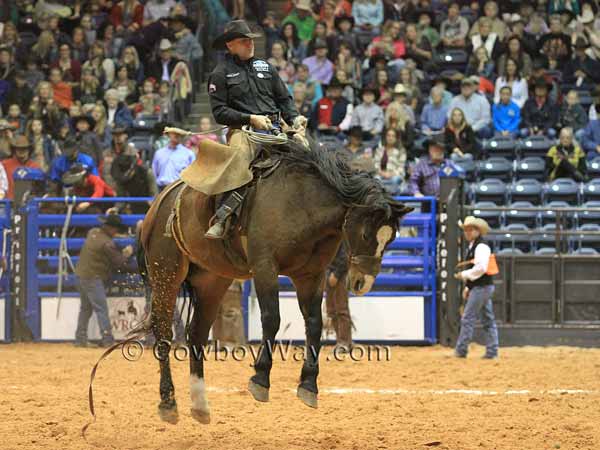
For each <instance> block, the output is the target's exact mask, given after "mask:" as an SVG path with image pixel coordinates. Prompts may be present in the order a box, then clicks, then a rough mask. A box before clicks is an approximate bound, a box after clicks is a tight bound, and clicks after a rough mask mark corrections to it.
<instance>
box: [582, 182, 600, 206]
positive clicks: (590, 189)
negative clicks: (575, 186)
mask: <svg viewBox="0 0 600 450" xmlns="http://www.w3.org/2000/svg"><path fill="white" fill-rule="evenodd" d="M590 200H600V178H595V179H593V180H591V181H590V182H588V183H587V184H585V185H584V186H583V201H584V202H588V201H590Z"/></svg>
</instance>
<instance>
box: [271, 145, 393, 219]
mask: <svg viewBox="0 0 600 450" xmlns="http://www.w3.org/2000/svg"><path fill="white" fill-rule="evenodd" d="M269 152H270V153H273V154H277V155H278V156H280V157H281V158H282V161H284V162H285V163H287V165H289V166H292V167H293V166H299V167H302V168H303V169H308V170H309V171H311V172H313V173H315V174H317V175H318V176H319V177H320V178H321V180H323V181H324V182H325V184H326V185H328V186H329V187H330V188H331V189H332V190H333V191H334V192H335V193H336V195H337V196H338V198H339V199H340V201H341V202H342V204H343V205H345V206H348V207H352V206H354V207H356V206H358V207H364V208H368V209H371V210H383V211H384V212H385V214H386V216H387V217H388V218H389V217H391V216H392V215H393V216H396V217H400V216H401V215H402V214H404V213H405V209H404V208H405V207H404V205H403V204H402V203H400V202H398V201H396V200H394V198H393V197H392V196H391V195H390V194H389V193H388V192H387V191H386V190H385V189H384V187H383V185H382V184H381V182H380V181H379V180H378V179H376V178H375V177H373V176H372V175H370V174H369V173H367V172H364V171H360V170H356V169H353V168H352V166H351V163H350V158H349V155H348V154H347V153H346V152H340V151H335V150H331V149H329V148H328V147H326V146H324V145H320V144H319V143H317V142H314V141H312V140H311V141H310V148H309V149H307V148H306V147H305V146H304V145H300V144H298V143H297V142H295V141H293V140H289V141H288V142H287V143H286V144H283V145H273V146H269Z"/></svg>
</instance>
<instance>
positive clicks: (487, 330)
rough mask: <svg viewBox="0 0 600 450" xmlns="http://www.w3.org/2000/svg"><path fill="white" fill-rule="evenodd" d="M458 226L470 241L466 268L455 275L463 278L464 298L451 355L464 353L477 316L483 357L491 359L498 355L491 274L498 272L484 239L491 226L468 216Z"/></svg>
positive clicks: (463, 355) (465, 354)
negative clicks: (480, 331)
mask: <svg viewBox="0 0 600 450" xmlns="http://www.w3.org/2000/svg"><path fill="white" fill-rule="evenodd" d="M461 228H462V229H463V231H464V234H465V239H466V240H467V242H468V243H469V250H468V251H467V260H466V262H467V261H468V263H469V264H468V267H469V268H468V269H467V270H463V271H462V272H459V273H457V274H456V275H454V277H455V278H456V279H458V280H462V281H465V283H466V286H465V288H464V291H463V298H464V299H465V300H466V301H467V304H466V305H465V310H464V312H463V316H462V319H461V322H460V325H461V326H460V335H459V336H458V341H457V342H456V348H455V349H454V355H455V356H456V357H458V358H465V357H466V356H467V352H468V350H469V344H470V343H471V340H472V339H473V331H474V329H475V321H476V320H477V318H478V317H479V318H481V324H482V325H483V332H484V334H485V339H486V343H485V345H486V351H485V356H484V358H486V359H494V358H497V357H498V330H497V329H496V319H495V318H494V308H493V305H492V295H493V294H494V281H493V278H492V277H493V275H491V274H492V273H497V266H496V262H495V261H496V260H495V258H494V257H493V255H492V251H491V249H490V246H489V245H488V244H487V243H486V242H485V240H484V239H483V237H484V236H485V235H486V234H487V233H488V231H489V230H490V227H489V225H488V224H487V222H486V221H485V220H483V219H480V218H478V217H473V216H469V217H467V218H466V219H465V222H464V224H462V225H461Z"/></svg>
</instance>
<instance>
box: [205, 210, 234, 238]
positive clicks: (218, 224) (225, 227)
mask: <svg viewBox="0 0 600 450" xmlns="http://www.w3.org/2000/svg"><path fill="white" fill-rule="evenodd" d="M230 218H231V217H230V216H228V217H226V218H225V219H224V220H223V221H219V220H218V219H217V217H216V215H215V216H213V217H212V219H211V220H210V221H209V225H210V227H209V229H208V230H206V233H204V237H205V238H206V239H223V238H224V237H225V236H227V233H228V232H229V225H230V223H231V220H230Z"/></svg>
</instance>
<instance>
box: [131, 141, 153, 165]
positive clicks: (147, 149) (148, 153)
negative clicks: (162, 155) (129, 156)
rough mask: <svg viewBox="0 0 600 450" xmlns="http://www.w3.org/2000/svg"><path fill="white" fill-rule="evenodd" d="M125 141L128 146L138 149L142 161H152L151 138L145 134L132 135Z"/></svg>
mask: <svg viewBox="0 0 600 450" xmlns="http://www.w3.org/2000/svg"><path fill="white" fill-rule="evenodd" d="M127 141H128V142H129V144H133V145H134V147H135V148H136V149H138V151H139V152H140V153H141V156H142V159H143V160H144V161H149V160H151V159H152V156H153V153H154V146H153V145H152V143H153V138H152V136H149V135H147V134H142V135H136V134H134V135H133V136H131V137H130V138H129V139H128V140H127Z"/></svg>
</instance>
